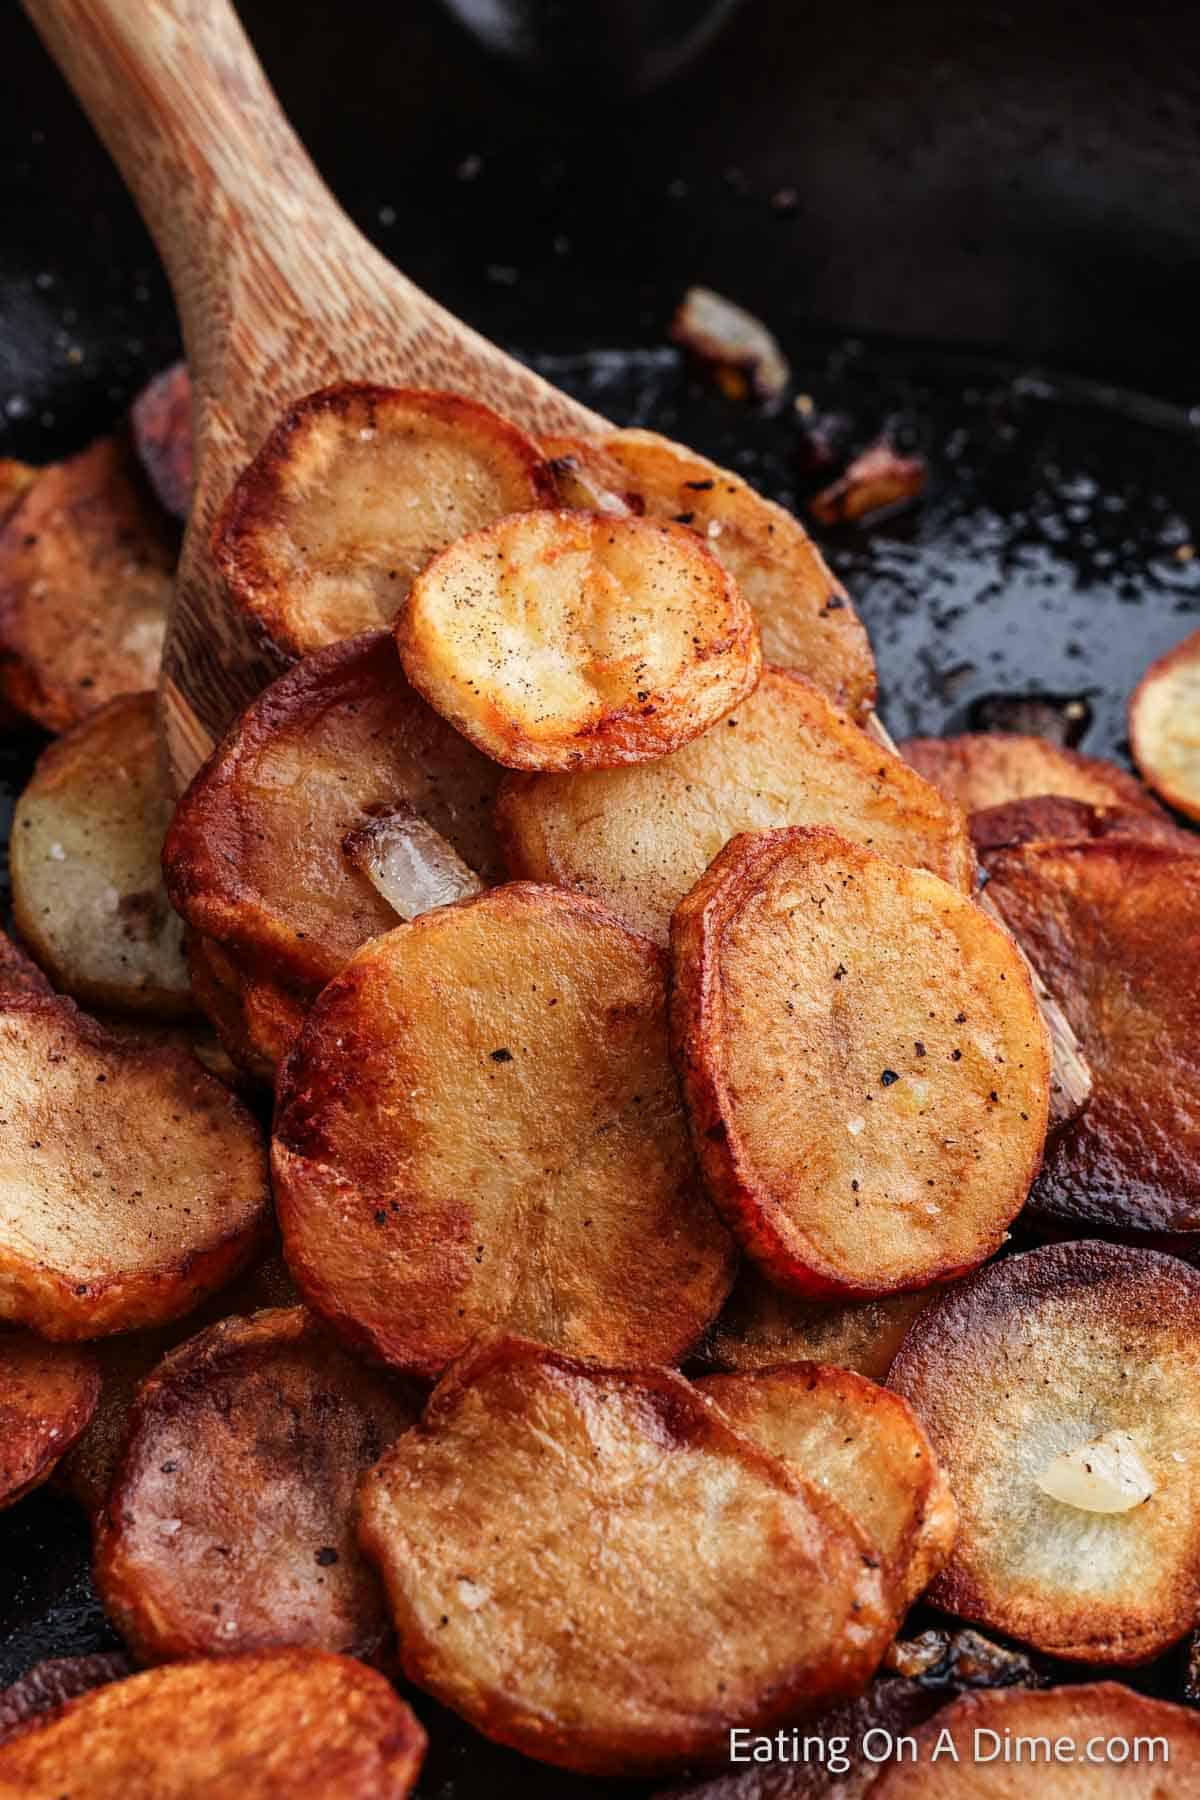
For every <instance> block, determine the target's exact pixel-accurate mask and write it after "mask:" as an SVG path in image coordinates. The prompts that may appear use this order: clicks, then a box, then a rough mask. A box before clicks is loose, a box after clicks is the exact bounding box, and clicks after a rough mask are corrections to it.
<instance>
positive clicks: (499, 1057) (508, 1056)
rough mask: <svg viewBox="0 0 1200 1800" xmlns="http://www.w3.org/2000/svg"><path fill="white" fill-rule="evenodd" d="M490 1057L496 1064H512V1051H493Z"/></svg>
mask: <svg viewBox="0 0 1200 1800" xmlns="http://www.w3.org/2000/svg"><path fill="white" fill-rule="evenodd" d="M490 1055H491V1058H492V1061H493V1062H494V1063H506V1062H511V1061H512V1059H513V1054H512V1051H511V1050H493V1051H491V1052H490Z"/></svg>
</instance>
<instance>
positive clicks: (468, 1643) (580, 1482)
mask: <svg viewBox="0 0 1200 1800" xmlns="http://www.w3.org/2000/svg"><path fill="white" fill-rule="evenodd" d="M360 1530H361V1534H362V1541H363V1546H364V1548H365V1549H366V1551H367V1554H368V1556H370V1557H372V1558H373V1559H374V1560H375V1561H376V1562H377V1563H378V1564H379V1567H380V1569H381V1571H382V1573H383V1577H384V1581H385V1583H386V1586H387V1590H388V1597H389V1600H390V1602H391V1607H392V1613H393V1617H394V1619H395V1623H396V1633H397V1638H398V1640H399V1652H400V1660H401V1665H402V1667H403V1669H404V1672H405V1674H406V1675H407V1676H408V1677H409V1679H410V1680H412V1681H415V1682H416V1683H417V1685H418V1686H420V1687H423V1688H426V1689H427V1690H428V1691H429V1692H430V1693H432V1694H433V1695H434V1696H435V1697H436V1698H437V1699H439V1700H441V1701H442V1702H443V1703H444V1704H445V1705H448V1706H451V1707H453V1708H454V1710H455V1711H456V1712H459V1713H461V1714H462V1715H463V1717H464V1718H466V1719H467V1720H469V1722H470V1723H471V1724H472V1725H474V1726H475V1727H476V1729H477V1730H479V1731H482V1732H483V1733H484V1734H485V1736H487V1737H491V1738H495V1739H497V1740H498V1741H499V1742H501V1743H505V1744H509V1745H512V1746H513V1747H514V1748H516V1749H519V1750H522V1751H523V1752H524V1753H525V1754H526V1755H527V1756H532V1757H535V1758H537V1759H538V1760H540V1761H543V1762H550V1763H555V1764H559V1765H561V1766H563V1767H565V1768H570V1769H575V1770H578V1771H580V1772H581V1773H584V1774H614V1775H635V1774H641V1773H650V1772H653V1771H655V1770H662V1769H669V1768H673V1767H678V1766H681V1765H683V1764H686V1763H687V1762H689V1761H692V1760H701V1759H703V1760H717V1759H720V1760H724V1758H725V1757H726V1756H727V1755H728V1745H729V1738H728V1733H729V1728H730V1727H731V1726H732V1725H735V1724H736V1725H741V1726H750V1725H756V1724H760V1725H763V1726H766V1725H768V1724H772V1723H780V1724H781V1723H783V1722H784V1721H785V1720H786V1721H788V1722H789V1723H790V1722H791V1721H792V1720H793V1718H795V1717H796V1716H798V1715H801V1716H802V1715H804V1714H805V1713H811V1712H813V1711H815V1710H818V1709H820V1708H821V1707H822V1706H826V1705H829V1704H830V1703H831V1702H832V1701H834V1700H836V1699H841V1698H844V1697H846V1696H848V1695H851V1694H854V1693H858V1692H860V1691H861V1690H862V1688H863V1687H864V1686H865V1684H866V1681H867V1679H868V1677H869V1675H870V1674H871V1671H872V1670H873V1668H874V1667H875V1666H876V1664H877V1663H878V1661H879V1659H880V1657H881V1656H882V1654H883V1651H884V1649H885V1648H886V1644H887V1640H888V1638H889V1637H890V1635H891V1631H892V1628H893V1622H894V1611H893V1602H892V1600H891V1597H890V1596H889V1595H888V1594H887V1592H886V1582H885V1581H884V1579H883V1577H882V1573H881V1571H880V1570H878V1569H873V1568H871V1567H870V1566H869V1563H870V1562H871V1561H873V1560H874V1559H873V1558H870V1557H867V1556H864V1545H863V1540H862V1539H861V1538H860V1536H859V1535H858V1533H857V1531H856V1530H855V1529H854V1528H853V1527H852V1525H851V1524H850V1523H849V1521H848V1520H847V1519H846V1517H845V1515H844V1514H842V1513H841V1511H840V1510H839V1509H838V1508H837V1507H836V1506H834V1505H833V1504H832V1503H831V1502H830V1501H829V1500H828V1499H827V1498H826V1497H825V1496H824V1495H822V1494H821V1492H820V1490H819V1489H817V1488H815V1487H813V1486H811V1485H810V1484H808V1483H805V1482H802V1481H800V1480H799V1479H798V1478H797V1477H795V1476H794V1475H793V1474H792V1473H791V1472H790V1471H789V1470H787V1469H786V1468H785V1467H784V1465H783V1464H782V1463H781V1462H779V1461H778V1460H777V1459H776V1458H774V1457H772V1456H769V1455H767V1454H766V1452H764V1451H763V1450H761V1449H759V1448H758V1446H756V1445H755V1444H753V1443H751V1441H750V1440H749V1439H748V1438H747V1437H745V1436H743V1435H742V1434H741V1433H739V1432H736V1431H734V1430H733V1429H731V1427H730V1426H729V1425H728V1424H727V1423H726V1421H725V1420H724V1419H723V1418H722V1416H721V1414H720V1412H719V1411H718V1410H717V1408H716V1407H715V1406H712V1405H710V1404H709V1403H708V1402H707V1401H706V1400H704V1399H703V1398H702V1397H701V1395H700V1394H699V1393H697V1391H696V1390H695V1388H693V1387H691V1386H690V1385H689V1383H687V1382H686V1381H684V1380H683V1378H682V1377H681V1376H679V1375H675V1374H673V1373H671V1372H669V1371H668V1370H665V1369H610V1368H601V1367H599V1366H597V1365H594V1364H593V1365H589V1364H587V1363H581V1362H575V1361H572V1360H570V1359H568V1358H567V1357H564V1356H562V1355H560V1354H557V1353H555V1352H553V1351H550V1350H547V1349H545V1348H543V1347H542V1346H540V1345H535V1344H530V1343H527V1342H524V1341H522V1340H520V1339H516V1338H507V1337H505V1338H499V1339H495V1338H494V1339H491V1340H485V1341H484V1342H483V1343H482V1344H481V1345H479V1346H478V1347H477V1348H476V1349H475V1350H474V1351H473V1352H472V1353H471V1354H470V1355H468V1356H466V1357H464V1358H463V1359H462V1361H461V1362H460V1363H458V1364H456V1366H455V1367H454V1368H453V1369H452V1370H451V1371H450V1373H449V1374H448V1375H447V1376H446V1378H445V1380H444V1381H443V1382H442V1383H441V1385H440V1386H439V1387H438V1388H437V1389H436V1391H435V1392H434V1395H433V1397H432V1399H431V1400H430V1403H429V1406H428V1408H427V1410H426V1413H425V1416H424V1418H423V1419H422V1421H421V1423H420V1424H419V1425H418V1426H417V1427H416V1428H415V1429H414V1430H413V1431H411V1432H408V1433H406V1434H405V1436H404V1437H402V1438H400V1439H399V1440H398V1441H397V1443H396V1444H394V1445H393V1447H392V1449H391V1450H390V1451H388V1452H387V1454H386V1455H385V1456H384V1457H383V1459H382V1461H381V1462H379V1463H378V1464H377V1465H376V1467H375V1468H374V1469H372V1470H371V1471H370V1473H369V1474H368V1475H367V1476H366V1478H365V1480H364V1482H363V1486H362V1490H361V1498H360Z"/></svg>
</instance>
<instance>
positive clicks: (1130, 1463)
mask: <svg viewBox="0 0 1200 1800" xmlns="http://www.w3.org/2000/svg"><path fill="white" fill-rule="evenodd" d="M1037 1485H1038V1486H1039V1487H1040V1488H1041V1490H1042V1492H1043V1494H1049V1496H1050V1498H1051V1499H1052V1500H1061V1501H1062V1503H1063V1504H1064V1506H1074V1507H1078V1509H1079V1511H1080V1512H1094V1513H1125V1512H1131V1511H1132V1510H1133V1508H1134V1507H1135V1506H1141V1505H1142V1503H1143V1502H1144V1501H1146V1500H1149V1498H1150V1496H1151V1495H1152V1494H1153V1493H1154V1491H1155V1487H1156V1483H1155V1480H1154V1477H1153V1476H1152V1475H1151V1473H1150V1471H1149V1469H1148V1468H1147V1467H1146V1465H1145V1463H1144V1462H1143V1461H1142V1457H1141V1452H1140V1451H1139V1450H1138V1447H1137V1445H1136V1444H1135V1443H1134V1441H1133V1439H1132V1438H1131V1437H1130V1435H1129V1433H1128V1432H1127V1431H1106V1432H1105V1433H1104V1435H1103V1437H1098V1438H1094V1439H1093V1440H1092V1441H1091V1442H1090V1443H1087V1444H1080V1445H1079V1446H1078V1448H1077V1449H1075V1450H1068V1451H1064V1453H1063V1455H1062V1456H1056V1457H1055V1459H1054V1461H1053V1462H1052V1463H1050V1464H1049V1466H1048V1467H1047V1468H1045V1469H1043V1471H1042V1473H1041V1474H1040V1475H1039V1476H1038V1482H1037Z"/></svg>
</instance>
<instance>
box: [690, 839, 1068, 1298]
mask: <svg viewBox="0 0 1200 1800" xmlns="http://www.w3.org/2000/svg"><path fill="white" fill-rule="evenodd" d="M671 963H672V972H673V987H672V1002H671V1044H672V1051H673V1053H674V1056H675V1061H676V1066H677V1067H678V1069H679V1072H680V1076H681V1079H682V1082H683V1089H684V1096H685V1099H686V1101H687V1107H688V1115H689V1121H690V1124H691V1128H692V1139H693V1142H694V1143H695V1145H696V1151H697V1154H698V1156H699V1158H700V1163H701V1167H702V1168H703V1170H704V1174H705V1178H706V1180H707V1183H708V1188H709V1192H710V1193H711V1194H712V1196H713V1199H714V1200H715V1201H716V1204H717V1206H718V1208H719V1210H720V1211H721V1213H722V1215H723V1216H724V1218H725V1219H726V1221H727V1223H728V1224H729V1226H730V1229H731V1230H732V1231H734V1232H735V1233H736V1235H737V1236H738V1238H739V1239H740V1240H741V1242H742V1245H743V1247H744V1248H745V1249H746V1250H747V1251H748V1252H749V1254H750V1255H751V1256H753V1257H754V1259H755V1260H756V1261H757V1262H759V1263H760V1264H761V1265H762V1266H763V1269H764V1271H765V1272H766V1273H767V1274H768V1275H769V1276H770V1278H771V1279H772V1280H774V1281H775V1282H776V1283H777V1284H778V1285H780V1286H784V1287H789V1288H791V1289H792V1290H793V1291H794V1292H796V1293H799V1294H807V1295H810V1296H811V1297H813V1298H816V1299H819V1298H821V1297H822V1296H842V1295H844V1296H846V1297H849V1298H853V1297H855V1296H859V1297H863V1298H867V1297H869V1296H872V1295H876V1294H886V1293H894V1292H896V1291H897V1290H900V1289H906V1288H907V1289H911V1288H921V1287H928V1286H929V1285H930V1284H931V1283H932V1282H935V1281H945V1280H948V1279H949V1278H950V1277H951V1276H953V1275H956V1274H958V1273H960V1272H961V1271H962V1270H964V1269H968V1268H972V1267H973V1266H974V1265H975V1264H976V1263H979V1262H982V1261H983V1260H984V1258H985V1257H987V1256H989V1255H991V1253H992V1252H993V1251H994V1250H995V1249H997V1248H998V1247H999V1245H1000V1244H1001V1243H1002V1242H1003V1241H1004V1237H1005V1235H1006V1228H1007V1226H1008V1225H1009V1223H1010V1222H1011V1221H1012V1219H1013V1218H1014V1217H1015V1216H1016V1214H1017V1213H1018V1212H1019V1211H1020V1208H1021V1206H1022V1205H1023V1203H1024V1200H1025V1196H1026V1194H1027V1193H1028V1190H1029V1184H1030V1182H1031V1181H1032V1180H1033V1177H1034V1175H1035V1173H1036V1172H1037V1168H1038V1164H1039V1162H1040V1159H1041V1152H1042V1144H1043V1141H1044V1139H1045V1135H1046V1119H1047V1108H1048V1103H1049V1078H1050V1050H1049V1041H1048V1038H1047V1034H1046V1028H1045V1025H1044V1024H1043V1021H1042V1016H1041V1013H1040V1011H1039V1009H1038V1004H1037V1000H1036V998H1035V996H1034V992H1033V987H1032V984H1031V983H1030V980H1029V975H1028V972H1027V970H1026V968H1025V965H1024V964H1023V962H1022V961H1021V958H1020V956H1019V954H1018V952H1017V950H1016V947H1015V945H1014V944H1013V943H1012V940H1011V939H1010V938H1009V937H1008V935H1007V933H1006V932H1004V931H1003V930H1001V929H1000V928H999V927H998V926H997V925H996V924H995V923H994V921H993V920H991V919H990V918H988V916H987V914H986V913H984V912H983V911H981V909H980V908H979V907H977V906H976V905H975V904H974V902H973V901H971V900H968V899H967V898H966V897H965V896H964V895H962V894H960V893H959V892H958V891H957V890H956V889H954V888H952V887H950V886H949V885H948V884H947V883H946V882H944V881H940V880H939V879H938V878H937V876H935V875H929V874H927V873H926V872H925V871H924V870H919V869H902V868H901V867H900V866H899V865H898V864H896V863H890V862H887V861H885V860H884V858H883V857H881V856H876V855H875V854H874V852H873V851H870V850H866V849H864V848H863V847H862V845H860V844H851V843H850V842H849V841H848V840H847V839H845V838H840V837H838V836H837V835H836V833H834V832H832V831H829V830H826V829H824V828H823V827H818V828H815V829H809V828H803V827H799V828H797V827H794V828H792V829H790V830H786V831H776V832H764V833H762V834H761V835H759V836H751V835H744V836H741V837H736V838H734V839H733V841H732V842H731V843H730V844H728V845H727V846H726V848H725V849H724V850H723V851H722V852H721V854H720V856H718V857H717V859H716V861H715V862H714V863H713V865H712V867H711V868H710V869H709V870H708V872H707V874H706V875H705V876H704V877H703V879H702V880H701V881H700V882H698V883H697V885H696V887H695V888H693V889H692V892H691V893H690V894H689V895H688V896H687V898H686V899H685V900H683V901H681V903H680V905H679V907H678V908H677V910H676V913H675V918H674V920H673V922H672V926H671Z"/></svg>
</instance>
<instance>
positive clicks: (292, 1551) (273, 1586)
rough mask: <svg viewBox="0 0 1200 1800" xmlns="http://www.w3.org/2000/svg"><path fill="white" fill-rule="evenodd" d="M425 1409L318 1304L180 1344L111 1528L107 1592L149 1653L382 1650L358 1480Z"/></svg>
mask: <svg viewBox="0 0 1200 1800" xmlns="http://www.w3.org/2000/svg"><path fill="white" fill-rule="evenodd" d="M420 1410H421V1408H420V1402H419V1399H418V1396H417V1393H416V1391H415V1390H411V1391H405V1389H404V1388H403V1386H401V1385H400V1384H399V1383H398V1382H397V1381H396V1380H395V1379H394V1378H393V1379H389V1378H388V1377H386V1376H384V1375H381V1374H379V1373H377V1372H376V1371H375V1370H373V1369H370V1368H368V1367H367V1366H366V1364H365V1363H362V1362H360V1361H359V1360H358V1359H357V1358H356V1357H353V1356H351V1355H350V1354H349V1353H348V1352H347V1351H345V1350H343V1349H342V1348H341V1347H340V1346H339V1345H338V1344H337V1343H335V1342H333V1341H332V1340H331V1339H330V1337H329V1335H328V1333H327V1332H326V1331H324V1330H323V1329H322V1328H321V1327H320V1325H319V1324H318V1323H317V1321H316V1320H315V1319H314V1318H313V1316H312V1314H311V1313H309V1312H308V1311H307V1309H306V1308H305V1307H303V1306H296V1307H290V1308H287V1309H283V1310H277V1311H270V1312H260V1313H256V1314H255V1315H254V1316H253V1317H252V1318H237V1317H234V1318H228V1319H222V1320H221V1321H220V1323H219V1324H216V1325H211V1326H209V1328H208V1330H207V1331H202V1332H201V1333H200V1334H199V1335H198V1336H196V1337H193V1338H190V1339H189V1340H188V1342H187V1343H185V1344H183V1345H182V1346H181V1347H180V1348H179V1349H177V1350H173V1351H171V1352H170V1353H169V1354H168V1355H167V1356H165V1357H164V1358H163V1360H162V1361H161V1362H160V1363H159V1364H158V1366H157V1368H156V1369H155V1370H154V1372H153V1373H152V1374H151V1375H150V1376H148V1377H147V1379H146V1380H145V1381H144V1382H143V1384H142V1386H141V1388H140V1389H139V1391H138V1395H137V1399H136V1400H135V1402H134V1405H133V1412H132V1418H131V1421H130V1430H129V1437H128V1441H127V1443H126V1445H125V1450H124V1454H123V1455H122V1457H121V1460H120V1463H119V1465H118V1468H117V1473H116V1479H115V1481H114V1484H113V1487H112V1489H111V1491H110V1493H109V1496H108V1501H107V1504H106V1506H105V1508H104V1510H103V1512H102V1513H101V1515H100V1518H99V1520H98V1522H97V1530H96V1559H95V1581H96V1587H97V1591H98V1592H99V1595H100V1598H101V1600H102V1601H103V1602H104V1608H105V1611H106V1612H107V1613H108V1615H109V1617H110V1618H111V1619H112V1620H113V1622H114V1623H115V1624H116V1626H117V1629H118V1630H119V1631H120V1633H121V1636H122V1638H123V1639H124V1640H125V1642H126V1643H127V1644H129V1645H130V1646H131V1647H132V1648H133V1650H134V1651H135V1652H136V1654H137V1656H138V1658H139V1660H140V1661H142V1662H161V1661H167V1660H173V1659H175V1658H178V1657H187V1656H219V1655H228V1654H230V1653H232V1652H239V1651H249V1650H266V1649H273V1648H277V1647H280V1646H285V1645H291V1646H297V1647H304V1646H311V1647H313V1648H316V1649H319V1650H340V1651H345V1652H347V1653H349V1654H355V1655H366V1654H368V1653H370V1652H372V1651H374V1650H377V1649H378V1647H379V1645H380V1643H381V1642H382V1641H383V1638H384V1636H385V1634H386V1631H387V1611H386V1608H385V1606H384V1599H383V1593H382V1591H381V1589H380V1587H379V1584H378V1582H377V1580H376V1577H375V1573H374V1571H373V1570H372V1569H371V1568H369V1567H368V1565H367V1564H366V1562H365V1561H364V1560H363V1557H362V1553H361V1552H360V1550H359V1548H358V1541H357V1538H356V1536H355V1531H354V1521H353V1517H352V1514H353V1502H354V1494H355V1489H356V1488H357V1486H358V1478H359V1476H360V1475H361V1474H362V1472H363V1470H364V1469H366V1468H369V1467H370V1465H371V1464H372V1463H374V1462H377V1461H378V1459H379V1457H380V1456H381V1454H382V1453H383V1451H384V1450H385V1449H386V1448H387V1446H388V1445H389V1444H390V1443H392V1442H393V1440H394V1439H395V1438H397V1437H399V1435H400V1433H401V1432H402V1431H406V1430H407V1429H408V1427H409V1426H410V1425H411V1424H412V1423H413V1422H414V1420H415V1419H416V1418H417V1416H418V1414H419V1412H420Z"/></svg>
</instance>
